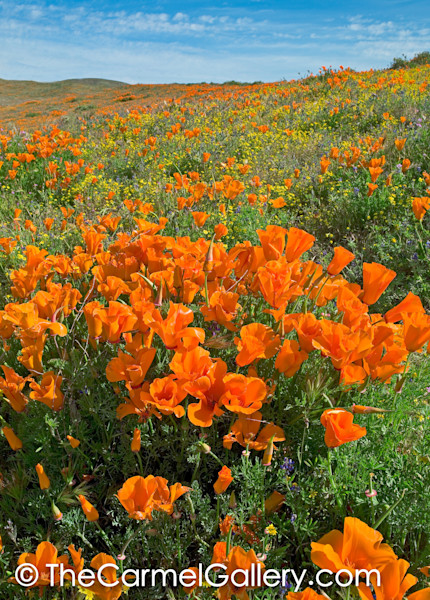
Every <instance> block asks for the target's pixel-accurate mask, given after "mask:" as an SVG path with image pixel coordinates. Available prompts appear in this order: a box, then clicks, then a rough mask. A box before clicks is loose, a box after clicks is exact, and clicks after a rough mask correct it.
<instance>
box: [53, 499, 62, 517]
mask: <svg viewBox="0 0 430 600" xmlns="http://www.w3.org/2000/svg"><path fill="white" fill-rule="evenodd" d="M51 507H52V514H53V515H54V521H61V519H62V518H63V513H62V512H61V510H60V509H59V508H58V506H55V504H54V503H53V502H52V504H51Z"/></svg>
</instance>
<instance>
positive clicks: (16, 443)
mask: <svg viewBox="0 0 430 600" xmlns="http://www.w3.org/2000/svg"><path fill="white" fill-rule="evenodd" d="M2 432H3V434H4V436H5V438H6V439H7V442H8V444H9V446H10V447H11V448H12V450H15V452H16V451H17V450H21V448H22V442H21V440H20V439H19V437H18V436H17V435H15V433H14V431H13V429H11V428H10V427H8V426H7V425H5V426H4V427H2Z"/></svg>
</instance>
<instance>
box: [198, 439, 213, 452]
mask: <svg viewBox="0 0 430 600" xmlns="http://www.w3.org/2000/svg"><path fill="white" fill-rule="evenodd" d="M200 452H201V453H202V454H209V452H211V447H210V446H209V445H208V444H205V443H204V442H200Z"/></svg>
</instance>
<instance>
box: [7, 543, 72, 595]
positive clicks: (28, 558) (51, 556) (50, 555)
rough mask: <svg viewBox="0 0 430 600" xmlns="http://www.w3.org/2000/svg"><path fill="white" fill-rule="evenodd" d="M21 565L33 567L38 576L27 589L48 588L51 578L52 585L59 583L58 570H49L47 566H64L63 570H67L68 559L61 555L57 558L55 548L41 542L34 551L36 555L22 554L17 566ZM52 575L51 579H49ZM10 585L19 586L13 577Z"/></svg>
mask: <svg viewBox="0 0 430 600" xmlns="http://www.w3.org/2000/svg"><path fill="white" fill-rule="evenodd" d="M22 564H31V565H34V567H35V573H37V574H38V577H37V580H36V581H34V583H33V584H32V585H31V586H29V587H40V588H42V587H48V586H50V585H51V580H52V578H53V583H54V585H58V584H59V582H60V572H59V569H53V570H51V568H50V567H48V566H47V565H60V564H62V565H64V567H65V568H69V567H70V565H69V558H68V556H67V555H65V554H63V555H62V556H58V551H57V548H56V547H55V546H54V545H53V544H51V543H50V542H41V543H40V544H39V545H38V546H37V549H36V553H35V554H32V553H30V552H24V553H23V554H21V556H20V557H19V558H18V566H19V565H22ZM51 574H52V577H51ZM9 581H10V582H11V583H17V584H19V583H20V582H18V581H17V580H16V579H15V577H11V578H10V579H9Z"/></svg>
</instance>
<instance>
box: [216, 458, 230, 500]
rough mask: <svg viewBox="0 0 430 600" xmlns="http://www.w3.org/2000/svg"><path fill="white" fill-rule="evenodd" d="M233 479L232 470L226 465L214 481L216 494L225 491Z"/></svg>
mask: <svg viewBox="0 0 430 600" xmlns="http://www.w3.org/2000/svg"><path fill="white" fill-rule="evenodd" d="M232 481H233V477H232V476H231V470H230V469H229V468H228V467H226V466H225V465H224V466H223V468H222V469H221V471H219V472H218V479H217V480H216V481H215V483H214V490H215V494H222V493H223V492H225V491H226V489H227V488H228V486H229V485H230V483H231V482H232Z"/></svg>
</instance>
